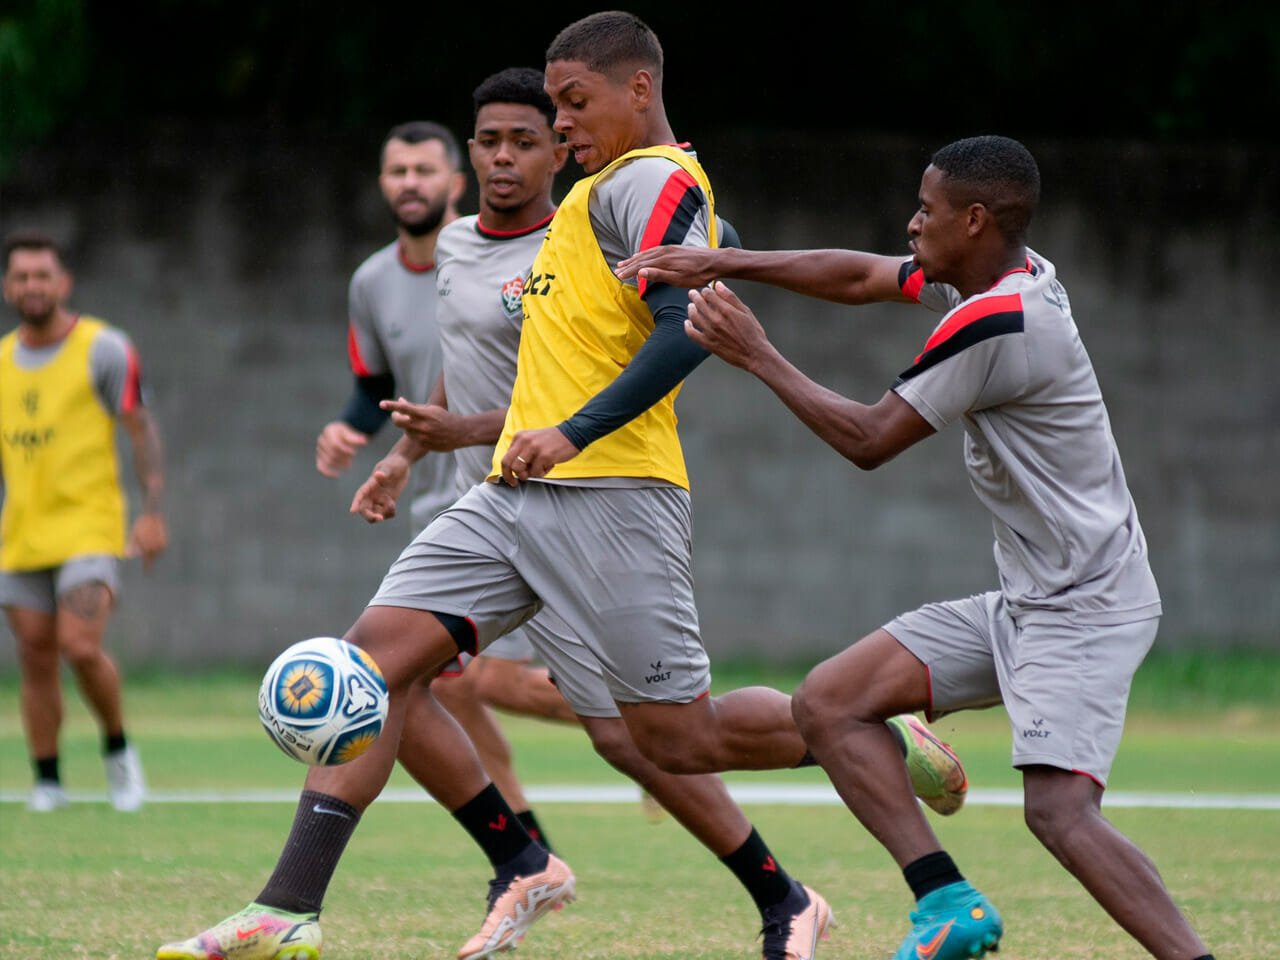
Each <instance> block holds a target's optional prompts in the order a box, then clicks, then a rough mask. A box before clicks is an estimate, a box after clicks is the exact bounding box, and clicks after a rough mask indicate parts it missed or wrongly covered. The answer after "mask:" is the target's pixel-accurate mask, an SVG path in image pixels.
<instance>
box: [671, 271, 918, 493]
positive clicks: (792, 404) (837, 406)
mask: <svg viewBox="0 0 1280 960" xmlns="http://www.w3.org/2000/svg"><path fill="white" fill-rule="evenodd" d="M689 300H690V304H689V319H688V320H687V321H686V322H685V332H686V333H688V335H689V338H690V339H691V340H693V341H694V342H695V343H698V344H699V345H701V346H702V347H704V348H705V349H707V350H710V351H711V352H712V353H714V354H716V355H717V356H719V357H720V358H721V359H723V360H725V361H726V362H727V363H730V364H732V365H733V366H735V367H740V368H741V369H743V370H746V371H747V372H748V373H751V374H752V375H754V376H755V377H757V378H758V379H759V380H760V381H761V382H763V383H764V384H765V385H766V386H768V387H769V389H771V390H772V391H773V392H774V393H775V394H777V396H778V399H779V400H781V401H782V402H783V403H784V404H786V406H787V408H788V409H790V410H791V412H792V413H794V414H795V415H796V417H797V418H799V419H800V421H801V422H802V423H804V424H805V426H807V427H808V428H809V429H810V430H812V431H813V432H814V433H815V434H817V435H818V436H819V437H820V438H821V439H822V440H823V442H825V443H826V444H828V445H829V446H830V447H831V448H832V449H834V450H835V451H836V452H837V453H839V454H840V455H841V456H842V457H844V458H845V459H847V460H849V461H851V462H852V463H853V464H854V465H855V466H857V467H860V468H861V469H863V470H873V469H875V468H876V467H878V466H880V465H881V464H882V463H884V462H886V461H888V460H890V459H892V458H893V457H895V456H897V455H898V454H899V453H901V452H902V451H903V450H905V449H907V447H910V446H911V445H912V444H915V443H918V442H919V441H921V440H923V439H924V438H925V437H928V436H930V435H931V434H933V433H934V429H933V427H932V426H930V424H929V422H928V421H927V420H925V419H924V418H923V417H922V416H920V414H919V413H917V412H916V411H915V409H914V408H913V407H912V406H911V405H910V404H909V403H907V402H906V401H905V400H903V399H902V398H901V397H899V396H898V395H897V394H896V393H893V392H892V391H889V392H887V393H886V394H885V395H884V397H882V398H881V399H880V401H879V402H878V403H876V404H875V405H873V406H867V405H866V404H862V403H858V402H857V401H854V400H850V399H849V398H848V397H844V396H842V395H840V394H838V393H836V392H835V391H833V390H829V389H827V388H826V387H823V386H820V385H819V384H817V383H815V382H814V381H812V380H810V379H809V378H808V377H806V376H805V375H804V374H803V373H801V372H800V371H799V370H798V369H797V368H796V367H795V366H794V365H793V364H792V363H791V362H790V361H788V360H787V359H786V358H785V357H783V356H782V354H780V353H779V352H778V350H777V349H776V348H775V347H774V346H773V344H772V343H770V342H769V338H768V337H767V336H766V335H765V332H764V328H763V327H762V326H761V325H760V321H759V320H757V319H756V316H755V314H754V313H752V312H751V310H750V308H748V307H747V306H746V304H744V303H743V302H742V301H741V300H740V299H739V298H738V296H737V295H736V294H735V293H734V292H733V291H732V290H730V289H729V288H728V287H727V286H725V285H724V284H723V283H720V282H716V283H714V284H712V285H711V286H709V287H704V288H702V289H701V290H691V291H689Z"/></svg>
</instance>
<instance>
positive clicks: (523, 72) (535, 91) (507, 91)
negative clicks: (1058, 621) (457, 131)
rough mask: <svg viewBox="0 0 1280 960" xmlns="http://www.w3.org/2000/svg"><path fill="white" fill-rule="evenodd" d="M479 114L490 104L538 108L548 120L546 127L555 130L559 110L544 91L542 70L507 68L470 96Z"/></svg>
mask: <svg viewBox="0 0 1280 960" xmlns="http://www.w3.org/2000/svg"><path fill="white" fill-rule="evenodd" d="M471 101H472V103H474V104H475V112H476V114H479V113H480V108H481V107H484V106H488V105H489V104H491V103H522V104H525V105H527V106H530V107H536V108H537V109H538V112H539V113H541V114H542V115H543V116H544V117H546V118H547V126H548V127H554V126H555V122H556V107H555V104H553V103H552V102H551V97H549V96H548V95H547V91H546V89H545V88H544V87H543V75H542V71H541V70H534V69H533V68H532V67H508V68H507V69H506V70H499V71H498V72H497V73H495V74H491V75H490V76H488V77H486V78H485V79H484V80H482V81H481V83H480V86H478V87H476V88H475V90H474V91H472V94H471Z"/></svg>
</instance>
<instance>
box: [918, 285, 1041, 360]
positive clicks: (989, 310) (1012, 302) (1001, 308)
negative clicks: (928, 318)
mask: <svg viewBox="0 0 1280 960" xmlns="http://www.w3.org/2000/svg"><path fill="white" fill-rule="evenodd" d="M1021 311H1022V294H1020V293H1006V294H1003V295H1001V296H998V297H983V298H982V299H981V300H974V301H973V302H972V303H966V304H962V305H961V306H960V307H959V308H958V309H957V310H956V311H955V312H954V313H953V314H951V316H950V317H948V318H947V322H946V323H944V324H943V325H942V326H940V327H939V328H938V329H937V330H935V331H934V332H933V335H932V336H931V337H929V339H928V341H927V342H926V343H925V345H924V349H923V350H921V351H920V353H919V355H918V356H917V357H916V360H915V362H916V363H919V362H920V357H923V356H924V355H925V354H926V353H928V352H929V351H930V350H932V349H933V348H934V347H936V346H937V345H938V344H940V343H945V342H946V341H947V340H950V339H951V337H952V336H954V335H955V333H956V331H958V330H963V329H964V328H965V327H967V326H969V324H971V323H977V322H978V321H979V320H982V319H984V318H985V317H990V316H993V315H994V314H997V313H1020V312H1021Z"/></svg>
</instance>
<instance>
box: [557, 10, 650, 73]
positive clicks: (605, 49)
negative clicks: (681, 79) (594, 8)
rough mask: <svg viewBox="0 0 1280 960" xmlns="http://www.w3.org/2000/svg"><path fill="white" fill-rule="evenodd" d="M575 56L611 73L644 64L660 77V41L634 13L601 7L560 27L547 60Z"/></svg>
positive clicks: (565, 58)
mask: <svg viewBox="0 0 1280 960" xmlns="http://www.w3.org/2000/svg"><path fill="white" fill-rule="evenodd" d="M553 60H578V61H581V62H582V63H585V64H586V65H587V68H588V69H589V70H592V71H594V72H596V73H603V74H605V75H606V76H612V75H613V74H614V73H615V72H616V71H617V70H618V69H619V68H621V67H630V68H640V67H643V68H645V69H648V70H649V71H651V72H652V73H653V77H654V79H655V80H658V81H661V79H662V44H661V43H659V42H658V35H657V34H656V33H654V32H653V31H652V30H650V29H649V27H648V26H647V25H646V24H645V22H644V21H643V20H641V19H640V18H639V17H637V16H636V15H635V14H633V13H626V12H625V11H622V10H604V11H601V12H600V13H593V14H591V15H590V16H588V17H583V18H582V19H581V20H577V21H575V22H574V23H571V24H569V26H567V27H565V28H564V29H563V30H561V31H560V32H559V33H558V34H557V35H556V38H555V39H554V40H552V41H551V46H549V47H547V62H548V63H550V62H551V61H553Z"/></svg>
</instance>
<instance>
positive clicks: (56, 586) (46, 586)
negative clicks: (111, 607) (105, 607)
mask: <svg viewBox="0 0 1280 960" xmlns="http://www.w3.org/2000/svg"><path fill="white" fill-rule="evenodd" d="M85 583H103V584H106V587H107V589H108V590H110V591H111V596H112V597H113V598H115V599H119V597H120V558H119V557H113V556H111V555H110V554H98V553H94V554H85V555H84V556H82V557H72V558H71V559H70V560H68V561H67V562H66V563H64V564H62V566H60V567H48V568H46V569H44V570H24V571H22V572H20V573H0V607H21V608H22V609H24V610H39V611H40V612H41V613H49V614H52V613H57V611H58V597H60V596H62V595H63V594H64V593H66V592H67V591H68V590H70V589H71V588H72V587H78V586H80V585H81V584H85Z"/></svg>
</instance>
